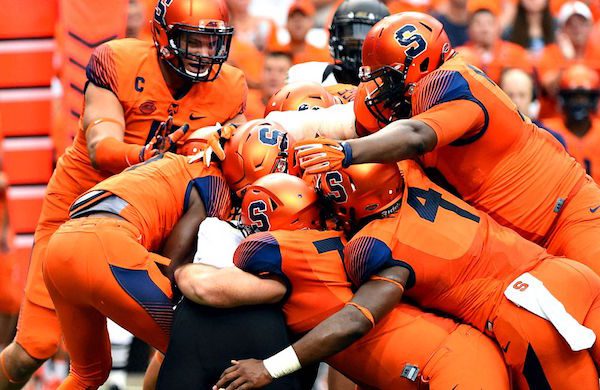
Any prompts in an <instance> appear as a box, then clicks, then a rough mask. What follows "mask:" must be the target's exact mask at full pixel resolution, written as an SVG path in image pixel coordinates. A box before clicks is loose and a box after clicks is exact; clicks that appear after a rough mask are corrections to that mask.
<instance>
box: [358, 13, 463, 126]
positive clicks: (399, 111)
mask: <svg viewBox="0 0 600 390" xmlns="http://www.w3.org/2000/svg"><path fill="white" fill-rule="evenodd" d="M453 54H454V50H453V49H452V46H451V45H450V40H449V39H448V36H447V35H446V32H445V31H444V27H443V26H442V24H441V23H440V22H439V21H438V20H437V19H435V18H434V17H432V16H429V15H427V14H424V13H420V12H401V13H398V14H394V15H390V16H388V17H385V18H383V19H382V20H381V21H379V22H378V23H377V24H375V26H373V28H372V29H371V30H370V31H369V32H368V33H367V36H366V38H365V42H364V44H363V51H362V63H363V66H362V67H361V69H360V78H361V81H370V80H373V81H375V83H376V85H377V87H376V88H375V89H374V90H373V91H372V92H371V93H370V94H369V97H367V99H366V101H365V104H366V106H367V108H368V109H369V111H370V112H371V113H372V114H373V116H375V118H377V120H379V121H381V122H383V123H389V122H391V121H392V120H394V119H401V118H406V117H408V116H409V115H410V95H411V93H412V89H413V87H414V84H415V83H416V82H418V81H419V80H421V79H422V78H423V77H425V76H426V75H428V74H429V73H431V72H433V71H434V70H436V69H437V68H439V67H440V65H442V64H443V63H444V62H445V61H446V60H447V59H449V58H450V57H451V56H452V55H453ZM390 112H391V114H392V115H391V116H390V115H389V113H390Z"/></svg>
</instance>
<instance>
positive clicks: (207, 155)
mask: <svg viewBox="0 0 600 390" xmlns="http://www.w3.org/2000/svg"><path fill="white" fill-rule="evenodd" d="M203 130H204V131H203V132H202V134H201V135H200V136H201V137H202V138H205V139H206V146H207V148H206V150H205V151H204V154H203V156H204V163H205V164H206V166H208V165H210V161H211V158H212V154H213V153H214V155H215V156H216V157H217V158H218V159H219V160H221V161H223V160H224V159H225V150H224V148H223V146H224V145H225V142H226V141H227V140H228V139H230V138H231V136H232V135H233V132H234V131H235V126H233V125H225V126H221V124H220V123H217V124H216V125H214V126H207V127H205V128H204V129H203Z"/></svg>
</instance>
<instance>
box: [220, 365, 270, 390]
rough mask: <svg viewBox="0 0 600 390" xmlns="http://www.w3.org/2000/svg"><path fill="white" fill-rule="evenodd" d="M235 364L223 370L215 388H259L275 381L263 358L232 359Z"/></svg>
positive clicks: (230, 389)
mask: <svg viewBox="0 0 600 390" xmlns="http://www.w3.org/2000/svg"><path fill="white" fill-rule="evenodd" d="M231 363H233V365H232V366H231V367H229V368H228V369H226V370H225V371H223V373H222V374H221V378H219V381H218V382H217V384H216V385H215V386H213V390H219V389H225V390H235V389H239V390H246V389H258V388H261V387H263V386H266V385H268V384H269V383H271V382H273V378H272V377H271V375H270V374H269V372H268V371H267V369H266V368H265V365H264V364H263V361H262V360H256V359H246V360H239V361H238V360H232V361H231Z"/></svg>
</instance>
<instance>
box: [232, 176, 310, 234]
mask: <svg viewBox="0 0 600 390" xmlns="http://www.w3.org/2000/svg"><path fill="white" fill-rule="evenodd" d="M317 200H318V197H317V194H316V193H315V191H314V189H312V188H311V187H309V185H308V184H306V183H305V182H304V180H302V179H300V178H298V177H296V176H292V175H288V174H285V173H272V174H269V175H266V176H264V177H262V178H260V179H258V180H256V181H255V182H254V184H252V185H250V186H249V187H248V190H247V191H246V193H245V195H244V199H243V200H242V211H241V213H242V223H243V224H244V225H246V226H253V227H254V228H256V229H257V230H260V231H269V230H279V229H284V230H298V229H318V228H319V227H320V226H321V224H320V219H321V217H320V210H319V207H318V204H317Z"/></svg>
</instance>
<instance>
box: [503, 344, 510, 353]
mask: <svg viewBox="0 0 600 390" xmlns="http://www.w3.org/2000/svg"><path fill="white" fill-rule="evenodd" d="M509 345H510V341H509V342H508V343H506V346H505V347H503V348H502V350H503V351H504V353H506V352H508V346H509Z"/></svg>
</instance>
